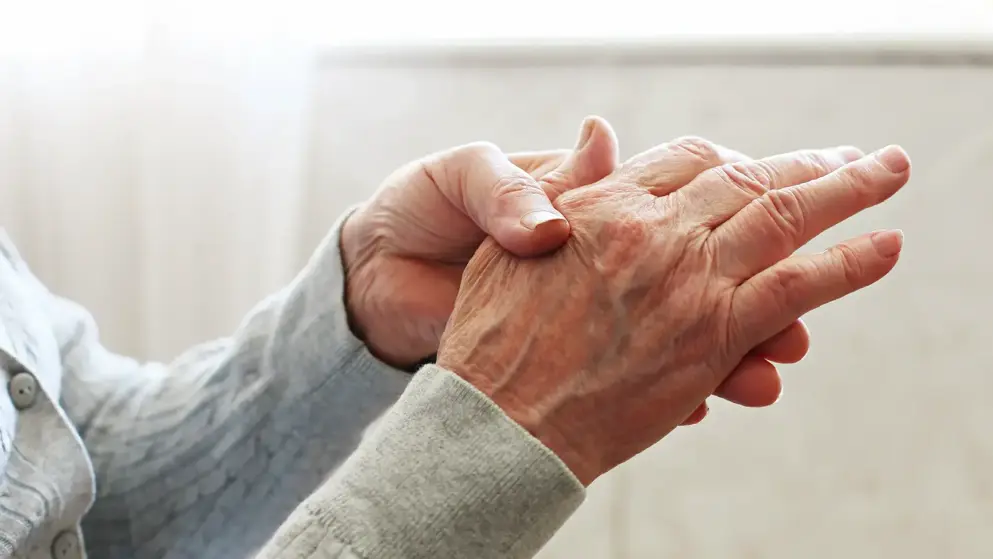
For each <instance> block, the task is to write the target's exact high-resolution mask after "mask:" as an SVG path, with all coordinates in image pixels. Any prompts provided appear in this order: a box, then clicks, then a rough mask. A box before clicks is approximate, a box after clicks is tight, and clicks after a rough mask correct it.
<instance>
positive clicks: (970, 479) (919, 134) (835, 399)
mask: <svg viewBox="0 0 993 559" xmlns="http://www.w3.org/2000/svg"><path fill="white" fill-rule="evenodd" d="M925 59H927V57H922V58H921V60H925ZM670 62H671V61H670ZM782 62H783V59H782V58H777V59H775V60H770V62H769V63H765V64H762V63H756V62H755V61H754V60H752V61H751V62H748V61H745V62H742V63H735V64H728V63H725V64H721V63H720V57H718V58H716V59H711V60H709V61H706V60H699V61H696V62H694V61H693V60H689V61H687V60H682V61H680V62H678V63H665V62H664V60H663V61H653V57H652V56H651V55H647V56H640V57H635V59H627V60H615V61H613V62H611V61H607V62H602V63H599V64H596V65H590V64H589V63H587V62H585V61H584V57H582V56H578V57H572V58H569V57H566V58H559V59H556V60H550V61H549V62H547V63H544V64H543V63H541V62H540V60H537V59H535V58H533V57H530V55H528V54H527V53H523V54H520V53H519V54H514V55H508V56H506V57H502V58H501V57H499V56H497V57H494V58H491V59H486V60H477V61H476V62H473V61H471V60H470V61H468V62H466V61H462V62H458V63H452V64H448V63H445V62H444V60H442V61H440V62H439V61H438V60H434V61H433V62H431V63H430V64H427V63H423V61H421V62H418V61H417V59H416V57H414V58H413V59H412V61H407V62H402V63H395V64H392V65H378V66H377V64H378V63H376V64H373V63H370V62H368V61H365V62H363V61H359V62H355V61H351V62H349V63H347V64H344V65H343V64H340V63H328V64H327V67H326V68H325V70H324V71H323V72H322V73H321V79H320V81H319V83H318V84H317V91H316V102H317V109H316V114H315V115H314V120H313V123H312V128H313V130H314V133H315V135H316V138H315V139H316V147H315V149H314V152H313V165H312V169H311V173H312V177H311V180H310V183H311V184H312V185H319V186H315V187H314V191H313V192H311V195H312V199H311V203H313V204H315V207H318V208H320V210H318V214H320V213H322V212H323V214H324V215H317V216H315V218H314V221H313V223H311V224H310V229H309V230H308V235H310V236H311V237H312V238H316V237H317V236H318V235H319V234H320V233H321V232H323V228H324V227H325V226H326V224H327V223H328V222H329V221H330V219H331V218H332V217H333V216H334V215H335V214H337V213H338V212H340V211H341V210H342V209H343V208H344V207H345V206H346V205H347V204H349V203H352V202H354V201H357V200H360V199H361V198H363V197H365V196H367V195H368V194H369V193H370V192H371V191H372V189H373V188H374V187H375V185H376V183H377V182H378V180H379V179H381V178H382V177H383V176H384V174H385V173H386V172H387V171H388V170H390V169H392V168H394V167H396V166H397V165H399V164H401V163H403V162H405V161H406V160H409V159H411V158H414V157H416V156H419V155H422V154H423V153H425V152H427V151H429V150H433V149H436V148H442V147H446V146H450V145H454V144H458V143H461V142H466V141H470V140H477V139H488V140H492V141H495V142H497V143H499V144H500V145H502V146H503V147H505V148H506V149H526V148H548V147H565V146H567V145H569V144H570V143H571V142H572V140H573V135H574V133H575V131H576V127H577V126H578V123H579V121H580V119H581V118H582V117H583V116H584V115H586V114H589V113H596V114H600V115H602V116H604V117H606V118H608V119H609V120H610V121H611V122H612V123H613V124H614V125H615V127H616V129H617V131H618V134H619V137H620V139H621V144H622V152H623V155H625V156H626V155H631V154H633V153H635V152H636V151H638V150H641V149H644V148H647V147H649V146H651V145H653V144H656V143H659V142H661V141H664V140H666V139H669V138H672V137H674V136H677V135H681V134H687V133H692V134H699V135H703V136H706V137H708V138H711V139H713V140H716V141H719V142H721V143H725V144H728V145H730V146H733V147H735V148H738V149H739V150H742V151H745V152H747V153H749V154H752V155H755V156H759V155H766V154H771V153H774V152H778V151H783V150H788V149H792V148H798V147H816V146H827V145H837V144H855V145H858V146H860V147H862V148H863V149H866V150H871V149H875V148H878V147H881V146H883V145H885V144H888V143H900V144H902V145H903V146H904V147H905V148H906V149H907V150H908V152H909V153H910V154H911V156H912V158H913V161H914V178H913V180H912V182H911V185H910V186H909V187H908V188H907V189H906V190H905V191H904V192H902V193H901V194H900V195H899V196H897V197H896V198H894V199H893V200H892V201H890V202H889V203H887V204H886V205H885V206H883V207H880V208H877V209H874V210H872V211H870V212H866V213H865V214H864V215H861V216H859V217H858V218H856V219H853V220H852V221H851V222H850V223H846V224H844V225H843V226H841V227H839V228H838V229H837V230H834V231H831V232H829V233H828V234H826V235H825V236H824V237H823V238H821V239H818V240H817V241H815V243H814V245H816V246H813V247H811V248H819V247H823V246H825V245H826V244H828V243H830V242H834V241H837V240H840V239H842V238H844V237H847V236H851V235H854V234H857V233H860V232H863V231H867V230H871V229H874V228H879V227H901V228H903V229H904V230H905V232H906V251H905V253H904V257H903V259H902V261H901V263H900V265H899V266H898V267H897V269H896V271H895V272H894V273H893V275H892V277H890V278H888V279H886V280H885V281H883V282H882V283H881V284H879V285H877V286H875V287H872V288H870V289H868V290H866V291H864V292H862V293H860V294H858V295H856V296H854V297H851V298H849V299H847V300H845V301H844V302H842V303H839V304H835V305H833V306H831V307H829V308H825V309H822V310H820V311H817V312H815V313H813V314H812V315H811V316H809V318H808V324H809V325H810V329H811V331H812V333H813V337H814V344H813V349H812V351H811V353H810V355H809V357H808V358H807V359H806V360H805V361H804V362H803V363H801V364H799V365H797V366H792V367H787V368H786V369H785V371H784V372H785V376H786V391H785V395H784V398H783V400H782V401H781V402H780V403H779V404H777V405H776V406H775V407H773V408H771V409H766V410H757V411H756V410H745V409H737V408H734V407H732V406H729V405H723V404H722V403H720V402H715V403H713V405H712V407H713V411H712V413H711V416H710V417H708V419H707V420H706V421H705V422H704V423H703V424H702V425H700V426H697V427H693V428H689V429H681V430H679V431H678V432H676V433H675V434H673V435H672V436H670V437H669V438H667V439H666V440H665V441H664V442H663V443H661V444H659V445H657V446H656V447H655V448H652V449H651V450H649V451H648V452H646V453H645V454H644V455H643V456H640V457H638V458H637V459H635V460H634V461H632V462H631V463H630V464H628V465H626V466H625V467H623V468H621V469H620V470H619V471H617V472H616V473H613V474H611V475H608V476H607V477H606V478H604V479H602V480H601V481H599V482H597V483H596V484H595V485H594V487H593V488H592V489H591V491H590V495H589V500H588V502H587V504H586V505H585V507H584V508H583V509H582V510H581V512H580V513H579V514H578V515H577V516H576V517H575V518H574V519H573V520H572V521H571V522H570V523H569V524H568V526H567V527H566V528H565V529H564V530H563V531H562V532H561V534H560V535H559V536H558V537H556V539H555V540H554V541H553V542H552V544H551V545H550V546H549V547H548V548H547V549H546V551H545V552H543V554H542V557H543V559H552V558H559V557H561V558H565V557H570V558H572V557H592V558H601V557H603V558H610V559H621V558H624V559H634V558H649V557H653V558H654V557H673V558H676V557H679V558H689V557H693V558H714V559H717V558H722V559H724V558H731V557H733V558H745V559H751V558H775V559H787V558H797V557H804V558H836V557H847V558H870V557H871V558H876V557H899V558H901V559H915V558H921V559H925V558H927V559H933V558H937V557H954V558H960V557H961V558H972V557H977V558H978V557H993V533H991V532H990V528H991V526H993V431H991V426H993V406H991V405H990V402H989V400H990V396H991V395H993V374H991V373H990V372H989V369H990V363H993V338H991V333H990V329H989V328H988V327H987V326H986V321H987V318H988V317H989V316H990V315H991V314H993V296H991V294H990V291H991V289H990V287H989V286H990V285H991V284H990V281H991V274H993V265H991V263H990V255H989V252H990V249H989V243H988V242H987V239H988V238H990V237H993V220H990V216H991V214H993V66H989V65H984V64H983V63H979V64H975V65H958V66H955V65H947V64H946V63H945V62H942V61H934V60H928V64H927V65H919V66H915V65H913V64H907V60H906V59H900V60H897V62H900V64H895V65H887V64H880V65H875V64H872V63H871V59H870V60H868V61H867V60H865V59H864V57H863V58H861V59H858V60H855V59H853V62H852V63H851V64H846V63H845V62H844V56H841V58H840V59H836V60H835V62H834V63H833V64H826V65H823V64H822V65H805V63H804V62H802V61H799V62H798V61H796V60H794V62H793V64H783V63H782ZM946 62H947V61H946ZM980 62H981V61H980Z"/></svg>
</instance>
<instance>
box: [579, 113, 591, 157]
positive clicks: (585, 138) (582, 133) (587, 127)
mask: <svg viewBox="0 0 993 559" xmlns="http://www.w3.org/2000/svg"><path fill="white" fill-rule="evenodd" d="M594 122H595V121H594V120H593V119H592V118H590V117H586V118H584V119H583V125H582V127H580V129H579V141H578V142H576V151H579V150H581V149H583V148H584V147H586V144H588V143H590V138H591V137H592V136H593V124H594Z"/></svg>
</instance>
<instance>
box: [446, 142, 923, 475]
mask: <svg viewBox="0 0 993 559" xmlns="http://www.w3.org/2000/svg"><path fill="white" fill-rule="evenodd" d="M884 153H885V156H879V155H874V156H868V157H860V156H861V153H860V152H858V151H857V150H854V149H853V148H836V149H829V150H822V151H804V152H795V153H791V154H784V155H780V156H776V157H772V158H768V159H764V160H759V161H744V162H739V163H734V164H730V165H722V166H720V167H715V168H712V169H709V170H705V171H703V172H701V173H700V174H696V173H693V172H692V171H691V172H688V173H679V172H673V171H672V167H671V166H668V167H667V166H666V165H664V162H665V160H666V158H668V157H671V152H666V151H665V150H661V151H658V150H657V151H654V152H648V153H646V154H642V155H641V156H638V157H636V158H635V159H633V160H632V161H629V162H628V163H626V164H624V165H623V166H621V167H620V168H619V169H618V170H617V171H615V172H614V173H612V174H611V175H610V176H609V177H607V178H605V179H604V180H602V181H600V182H598V183H597V184H595V185H592V186H589V187H585V188H580V189H576V190H572V191H569V192H567V193H565V194H563V195H562V196H560V197H558V198H557V200H556V201H555V204H556V207H557V208H558V209H559V210H560V211H561V212H562V214H563V215H564V216H565V217H566V218H567V219H568V220H569V222H570V224H571V227H572V236H571V238H570V239H569V241H568V242H567V243H566V244H565V246H564V247H563V248H562V249H560V250H559V251H557V252H555V253H553V254H551V255H549V256H546V257H543V258H537V259H519V258H517V257H514V256H513V255H511V254H509V253H508V252H506V251H505V250H503V249H502V248H500V247H499V245H497V244H496V243H495V242H493V241H492V240H487V241H486V242H485V243H484V244H483V245H482V246H481V247H480V249H479V250H478V251H477V252H476V254H475V256H474V257H473V258H472V260H471V261H470V263H469V265H468V266H467V268H466V271H465V274H464V276H463V279H462V284H461V290H460V292H459V296H458V299H457V301H456V305H455V309H454V312H453V314H452V318H451V320H450V322H449V324H448V328H447V329H446V331H445V334H444V336H443V338H442V341H441V348H440V350H439V354H438V364H439V365H441V366H443V367H445V368H448V369H449V370H452V371H454V372H456V373H457V374H459V375H460V376H462V377H463V378H465V379H466V380H468V381H469V382H470V383H472V384H473V385H475V386H476V387H477V388H479V389H480V390H481V391H482V392H483V393H485V394H486V395H488V396H489V397H490V398H491V399H492V400H493V401H494V402H495V403H496V404H497V405H499V406H500V407H501V408H503V409H504V411H505V412H506V413H507V414H508V415H509V416H510V417H511V418H512V419H514V420H515V421H517V422H518V423H519V424H521V425H522V426H523V427H524V428H526V429H527V430H528V431H530V432H531V433H532V434H534V435H535V436H536V437H537V438H538V439H539V440H541V441H542V442H543V443H544V444H545V445H546V446H548V447H549V448H550V449H551V450H552V451H554V452H555V453H556V454H557V455H558V456H559V457H560V458H562V460H563V461H564V462H565V463H566V464H567V465H568V466H569V467H570V468H571V469H572V471H573V472H574V473H575V474H576V475H577V477H578V478H579V479H580V480H581V481H582V482H583V483H586V484H589V483H591V482H592V481H593V480H594V479H596V478H597V477H598V476H599V475H602V474H603V473H604V472H606V471H608V470H610V469H611V468H613V467H615V466H617V465H618V464H620V463H622V462H624V461H626V460H628V459H630V458H631V457H632V456H634V455H636V454H637V453H639V452H641V451H642V450H644V449H645V448H647V447H648V446H650V445H652V444H654V443H655V442H657V441H658V440H660V439H661V438H662V437H664V436H665V435H666V434H667V433H669V432H670V431H671V430H672V429H674V428H675V427H676V426H677V425H679V424H680V423H682V422H684V421H686V420H687V419H688V418H691V416H692V415H693V414H699V413H700V412H699V410H700V406H701V405H702V404H703V402H704V400H705V399H706V398H707V396H709V395H710V394H712V393H714V391H715V390H717V389H718V388H719V387H720V386H721V385H722V384H723V383H725V382H727V381H728V379H729V376H730V375H731V373H732V371H734V370H735V369H736V368H737V367H738V366H739V365H740V364H741V363H742V360H743V359H747V358H748V356H749V354H750V352H752V350H753V348H755V347H756V346H757V345H759V344H761V343H763V341H764V340H768V339H770V338H772V337H773V336H775V335H776V333H777V332H781V331H783V330H784V329H787V328H788V327H789V326H790V325H791V324H792V323H794V322H795V321H796V320H797V319H798V318H799V317H800V316H802V315H803V314H804V313H806V312H808V311H810V310H812V309H814V308H816V307H818V306H820V305H822V304H824V303H827V302H829V301H832V300H834V299H837V298H839V297H842V296H844V295H846V294H848V293H851V292H853V291H855V290H857V289H860V288H863V287H865V286H867V285H869V284H871V283H873V282H875V281H877V280H878V279H880V278H881V277H883V276H884V275H885V274H887V273H888V272H889V271H890V270H891V269H892V268H893V266H894V265H895V264H896V261H897V258H898V255H899V252H900V249H901V247H902V235H901V234H900V233H899V232H898V231H883V232H875V233H872V234H868V235H864V236H862V237H858V238H856V239H853V240H850V241H848V242H846V243H843V244H841V245H838V246H836V247H834V248H832V249H831V250H829V251H826V252H823V253H820V254H816V255H808V256H791V255H792V253H793V252H794V251H795V250H796V249H797V248H799V247H800V246H802V245H803V244H805V243H806V242H807V241H809V240H810V239H811V238H813V237H814V236H815V235H817V234H819V233H820V232H822V231H824V230H825V229H827V228H828V227H831V226H832V225H834V224H836V223H838V222H840V221H842V220H844V219H846V218H848V217H850V216H851V215H853V214H855V213H857V212H859V211H861V210H863V209H865V208H867V207H869V206H872V205H875V204H878V203H880V202H882V201H884V200H885V199H887V198H888V197H889V196H891V195H892V194H894V193H895V192H896V191H897V190H899V189H900V188H901V187H902V186H903V185H904V184H905V183H906V182H907V180H908V178H909V160H908V159H907V158H906V154H905V153H903V151H902V150H900V149H899V148H891V149H888V150H884ZM887 165H888V167H887ZM661 168H666V169H668V170H667V171H666V172H664V173H660V172H659V169H661ZM890 169H892V170H890ZM694 410H697V411H694Z"/></svg>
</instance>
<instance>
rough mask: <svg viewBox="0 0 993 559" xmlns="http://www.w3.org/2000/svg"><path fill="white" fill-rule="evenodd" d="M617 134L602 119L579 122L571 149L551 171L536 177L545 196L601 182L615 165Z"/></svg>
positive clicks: (616, 158)
mask: <svg viewBox="0 0 993 559" xmlns="http://www.w3.org/2000/svg"><path fill="white" fill-rule="evenodd" d="M618 157H619V156H618V147H617V135H616V134H615V133H614V129H613V127H611V126H610V123H609V122H607V121H606V120H605V119H603V118H601V117H598V116H588V117H586V118H585V119H583V124H582V126H581V127H580V131H579V141H578V142H577V143H576V147H575V149H573V150H572V152H571V153H570V154H569V155H568V156H567V157H566V158H565V160H564V161H563V162H562V163H561V164H560V165H559V166H558V167H556V168H555V169H553V170H552V171H550V172H549V173H548V174H546V175H545V176H543V177H540V183H541V187H542V188H543V189H544V191H545V192H546V193H547V194H548V197H549V198H550V199H552V200H555V199H556V198H557V197H558V196H559V195H561V194H562V193H564V192H566V191H567V190H572V189H574V188H579V187H580V186H586V185H589V184H593V183H595V182H598V181H600V180H603V179H604V178H605V177H606V176H607V175H609V174H611V173H613V172H614V170H615V169H616V168H617V165H618Z"/></svg>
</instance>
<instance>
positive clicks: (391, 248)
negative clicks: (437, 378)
mask: <svg viewBox="0 0 993 559" xmlns="http://www.w3.org/2000/svg"><path fill="white" fill-rule="evenodd" d="M616 167H617V140H616V138H615V136H614V132H613V130H612V129H611V128H610V125H609V124H607V122H606V121H604V120H602V119H599V118H596V117H591V118H588V119H586V120H584V122H583V126H582V128H581V131H580V138H579V141H578V143H577V145H576V147H575V149H573V150H558V151H546V152H532V153H519V154H511V155H509V156H508V155H505V154H504V153H503V152H502V151H500V150H499V149H498V148H497V147H496V146H494V145H492V144H488V143H475V144H470V145H466V146H462V147H459V148H455V149H452V150H448V151H445V152H441V153H437V154H434V155H432V156H429V157H427V158H425V159H422V160H419V161H415V162H413V163H410V164H408V165H406V166H404V167H402V168H400V169H398V170H397V171H395V172H394V173H393V174H391V175H390V176H389V177H388V178H387V179H386V180H385V181H384V183H383V185H382V186H381V187H380V188H379V190H378V191H377V193H376V195H375V196H374V197H373V198H372V199H371V200H370V201H369V202H368V203H366V204H365V205H364V206H363V207H361V208H359V209H358V210H356V212H355V213H353V214H352V215H351V216H350V217H349V218H348V220H347V221H346V222H345V225H344V228H343V230H342V239H341V250H342V258H343V261H344V264H345V269H346V276H347V289H346V304H347V307H348V310H349V319H350V321H351V323H352V327H353V329H355V330H356V333H357V334H358V335H359V336H360V337H362V338H363V339H364V341H365V342H366V344H367V345H368V346H369V348H370V350H371V351H372V352H373V353H374V354H376V355H377V356H378V357H379V358H380V359H382V360H384V361H386V362H388V363H390V364H392V365H395V366H401V367H406V366H409V365H412V364H414V363H416V362H418V361H420V360H422V359H424V358H425V357H427V356H429V355H432V354H434V353H435V352H436V351H437V348H438V340H439V338H440V337H441V332H442V330H443V329H444V327H445V323H446V322H447V320H448V317H449V315H450V314H451V311H452V307H453V305H454V303H455V296H456V293H457V292H458V287H459V281H460V279H461V277H462V270H463V269H464V267H465V264H466V263H467V262H468V261H469V258H470V257H472V255H473V253H474V252H475V251H476V249H477V248H478V247H479V244H480V243H481V242H482V241H483V239H485V238H486V237H487V235H490V236H492V237H493V238H494V239H495V240H496V241H497V242H498V243H499V244H500V245H502V246H503V247H504V248H506V249H507V250H508V251H510V252H511V253H513V254H515V255H517V256H521V257H528V256H534V255H538V254H542V253H545V252H548V251H550V250H554V249H556V248H558V247H560V246H561V245H562V243H564V242H565V241H566V239H568V237H569V224H568V222H567V221H566V220H565V219H564V218H563V217H562V215H561V214H560V213H559V212H558V210H556V209H555V208H554V206H552V202H551V201H552V200H554V199H555V197H556V196H558V195H559V194H561V193H563V192H566V191H568V190H571V189H573V188H576V187H578V186H583V185H587V184H590V183H593V182H596V181H598V180H600V179H602V178H603V177H605V176H607V175H608V174H609V173H611V172H612V171H614V169H615V168H616Z"/></svg>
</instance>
